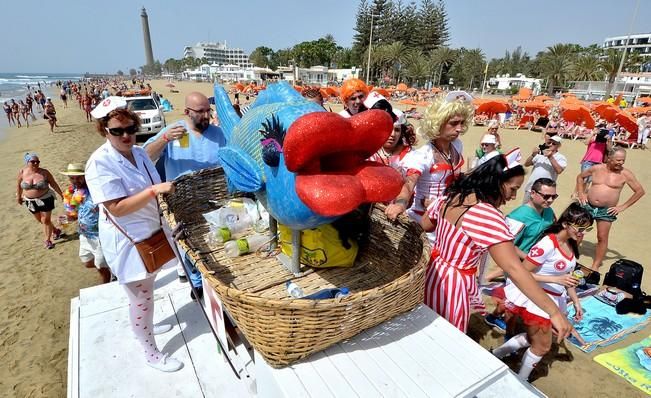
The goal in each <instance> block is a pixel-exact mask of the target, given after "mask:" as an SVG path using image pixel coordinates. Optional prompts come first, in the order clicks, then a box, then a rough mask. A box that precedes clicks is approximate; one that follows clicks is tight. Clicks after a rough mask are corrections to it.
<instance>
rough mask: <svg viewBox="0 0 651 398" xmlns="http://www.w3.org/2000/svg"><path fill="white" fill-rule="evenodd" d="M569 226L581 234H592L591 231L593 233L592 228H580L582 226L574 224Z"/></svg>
mask: <svg viewBox="0 0 651 398" xmlns="http://www.w3.org/2000/svg"><path fill="white" fill-rule="evenodd" d="M567 225H568V226H570V227H572V228H574V230H575V231H576V232H578V233H580V234H582V233H585V232H590V231H592V226H588V227H580V226H578V225H574V224H567Z"/></svg>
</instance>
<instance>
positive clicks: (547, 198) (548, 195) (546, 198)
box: [534, 190, 558, 200]
mask: <svg viewBox="0 0 651 398" xmlns="http://www.w3.org/2000/svg"><path fill="white" fill-rule="evenodd" d="M534 192H535V193H537V194H538V195H540V197H541V198H543V199H545V200H549V199H552V200H556V198H558V194H556V193H552V194H542V193H540V192H538V191H536V190H534Z"/></svg>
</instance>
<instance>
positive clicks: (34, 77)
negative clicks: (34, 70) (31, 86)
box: [16, 75, 50, 79]
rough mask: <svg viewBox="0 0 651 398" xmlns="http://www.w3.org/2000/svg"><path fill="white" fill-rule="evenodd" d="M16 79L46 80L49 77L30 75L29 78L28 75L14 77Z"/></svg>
mask: <svg viewBox="0 0 651 398" xmlns="http://www.w3.org/2000/svg"><path fill="white" fill-rule="evenodd" d="M16 77H21V78H23V79H47V78H48V77H50V76H48V75H30V76H28V75H16Z"/></svg>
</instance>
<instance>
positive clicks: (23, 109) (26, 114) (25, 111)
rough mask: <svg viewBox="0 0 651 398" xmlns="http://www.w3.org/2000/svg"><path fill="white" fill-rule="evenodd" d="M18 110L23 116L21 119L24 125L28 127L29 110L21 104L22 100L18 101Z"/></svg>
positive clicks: (25, 105)
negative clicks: (23, 120)
mask: <svg viewBox="0 0 651 398" xmlns="http://www.w3.org/2000/svg"><path fill="white" fill-rule="evenodd" d="M18 109H19V111H20V114H21V115H22V116H23V119H25V124H26V125H27V127H29V108H28V107H27V104H25V103H24V102H23V100H20V103H19V104H18Z"/></svg>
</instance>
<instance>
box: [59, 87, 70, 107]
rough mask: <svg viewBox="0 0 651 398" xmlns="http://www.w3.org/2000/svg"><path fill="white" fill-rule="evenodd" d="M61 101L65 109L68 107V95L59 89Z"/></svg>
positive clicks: (64, 90) (63, 89)
mask: <svg viewBox="0 0 651 398" xmlns="http://www.w3.org/2000/svg"><path fill="white" fill-rule="evenodd" d="M60 97H61V101H63V107H64V108H67V107H68V94H67V93H66V89H65V88H62V89H61V95H60Z"/></svg>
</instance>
